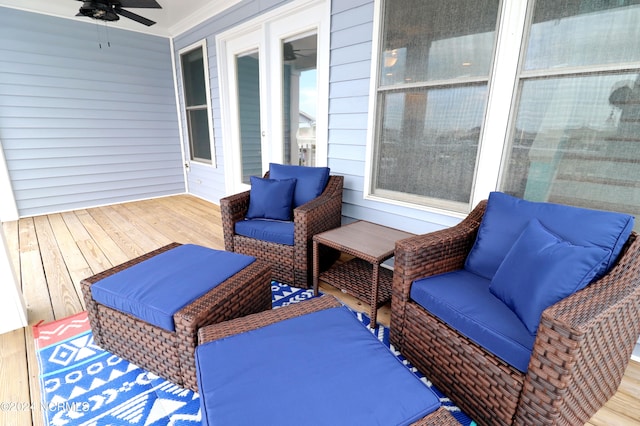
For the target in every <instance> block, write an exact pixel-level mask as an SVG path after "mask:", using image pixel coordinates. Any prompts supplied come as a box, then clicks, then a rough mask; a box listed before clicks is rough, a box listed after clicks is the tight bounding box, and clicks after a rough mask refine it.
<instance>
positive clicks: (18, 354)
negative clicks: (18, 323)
mask: <svg viewBox="0 0 640 426" xmlns="http://www.w3.org/2000/svg"><path fill="white" fill-rule="evenodd" d="M0 359H1V360H2V368H0V403H2V409H1V410H0V425H24V424H31V421H32V420H31V411H32V410H31V409H30V408H31V399H30V396H29V380H28V377H29V374H28V367H27V357H26V353H25V342H24V331H23V329H18V330H14V331H10V332H8V333H4V334H0Z"/></svg>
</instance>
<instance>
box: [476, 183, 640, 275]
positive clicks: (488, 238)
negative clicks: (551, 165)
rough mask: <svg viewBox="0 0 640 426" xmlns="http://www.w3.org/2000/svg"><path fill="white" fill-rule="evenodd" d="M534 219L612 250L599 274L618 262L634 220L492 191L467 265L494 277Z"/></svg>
mask: <svg viewBox="0 0 640 426" xmlns="http://www.w3.org/2000/svg"><path fill="white" fill-rule="evenodd" d="M531 219H538V220H539V221H540V223H541V224H542V225H543V226H544V227H545V228H546V229H548V230H549V231H551V232H552V233H553V234H555V235H557V236H558V237H560V238H562V239H563V240H565V241H568V242H570V243H572V244H574V245H577V246H583V247H589V246H598V247H601V248H603V249H605V250H609V256H607V257H606V258H605V259H604V261H603V262H602V264H601V265H599V267H598V269H597V272H596V276H595V277H596V278H599V277H601V276H603V275H604V274H605V273H606V272H607V271H608V270H609V269H610V268H611V266H612V265H613V264H614V263H615V261H616V259H617V258H618V255H619V254H620V252H621V251H622V247H623V246H624V244H625V242H626V241H627V240H628V239H629V235H631V231H632V230H633V222H634V220H633V216H630V215H628V214H622V213H614V212H606V211H600V210H590V209H584V208H579V207H572V206H566V205H560V204H553V203H540V202H532V201H526V200H521V199H519V198H516V197H512V196H510V195H507V194H504V193H501V192H492V193H491V194H490V195H489V200H488V202H487V209H486V211H485V213H484V216H483V218H482V222H481V223H480V227H479V228H478V235H477V237H476V241H475V243H474V245H473V247H472V249H471V251H470V252H469V255H468V256H467V259H466V261H465V269H467V270H468V271H470V272H473V273H475V274H477V275H480V276H482V277H485V278H487V279H492V278H493V276H494V274H495V273H496V271H497V270H498V267H499V266H500V264H502V261H503V260H504V258H505V256H506V255H507V252H508V251H509V250H510V249H511V247H512V246H513V244H514V243H515V242H516V240H517V239H518V237H519V236H520V234H522V231H523V230H524V228H525V227H526V226H527V225H528V223H529V221H530V220H531Z"/></svg>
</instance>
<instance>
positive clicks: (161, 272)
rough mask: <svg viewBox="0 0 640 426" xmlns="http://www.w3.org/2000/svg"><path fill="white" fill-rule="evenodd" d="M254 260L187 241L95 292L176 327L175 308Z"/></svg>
mask: <svg viewBox="0 0 640 426" xmlns="http://www.w3.org/2000/svg"><path fill="white" fill-rule="evenodd" d="M254 261H255V258H254V257H251V256H246V255H243V254H237V253H229V252H225V251H220V250H213V249H210V248H206V247H202V246H198V245H193V244H185V245H181V246H178V247H176V248H174V249H171V250H169V251H166V252H164V253H161V254H159V255H157V256H154V257H152V258H150V259H147V260H145V261H143V262H140V263H138V264H136V265H133V266H132V267H130V268H127V269H125V270H123V271H120V272H118V273H116V274H113V275H111V276H109V277H107V278H104V279H102V280H100V281H98V282H96V283H95V284H94V285H92V286H91V294H92V296H93V299H94V300H95V301H97V302H98V303H99V304H102V305H105V306H108V307H110V308H112V309H116V310H118V311H121V312H125V313H127V314H130V315H132V316H134V317H136V318H138V319H141V320H143V321H146V322H148V323H150V324H153V325H155V326H158V327H160V328H163V329H165V330H167V331H175V324H174V321H173V315H174V314H175V313H176V312H178V311H179V310H180V309H182V308H183V307H185V306H187V305H188V304H190V303H191V302H193V301H194V300H196V299H197V298H199V297H200V296H202V295H204V294H205V293H207V292H208V291H209V290H211V289H213V288H214V287H216V286H217V285H218V284H221V283H223V282H224V281H226V280H227V279H228V278H230V277H232V276H233V275H235V274H236V273H237V272H239V271H241V270H242V269H244V268H246V267H247V266H249V265H250V264H251V263H253V262H254Z"/></svg>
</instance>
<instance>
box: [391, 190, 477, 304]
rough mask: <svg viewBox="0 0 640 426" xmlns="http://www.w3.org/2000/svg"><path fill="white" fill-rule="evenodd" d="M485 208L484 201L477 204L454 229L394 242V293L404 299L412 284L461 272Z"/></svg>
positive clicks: (407, 295)
mask: <svg viewBox="0 0 640 426" xmlns="http://www.w3.org/2000/svg"><path fill="white" fill-rule="evenodd" d="M485 208H486V201H481V202H480V203H479V204H478V205H477V206H476V208H475V209H473V211H472V212H471V213H470V214H469V215H468V216H467V217H466V218H465V219H464V220H463V221H462V222H460V223H459V224H457V225H455V226H452V227H450V228H447V229H443V230H441V231H435V232H430V233H427V234H422V235H416V236H415V237H410V238H406V239H404V240H400V241H396V246H395V251H394V256H395V260H394V272H393V287H394V292H397V293H398V296H401V297H402V298H403V299H405V298H408V297H409V291H410V289H411V283H412V282H413V281H415V280H417V279H419V278H425V277H428V276H432V275H437V274H441V273H444V272H450V271H454V270H456V269H461V268H462V267H463V266H464V261H465V259H466V258H467V255H468V254H469V251H470V250H471V247H472V246H473V243H474V242H475V239H476V235H477V232H478V227H479V226H480V221H481V220H482V215H483V214H484V211H485Z"/></svg>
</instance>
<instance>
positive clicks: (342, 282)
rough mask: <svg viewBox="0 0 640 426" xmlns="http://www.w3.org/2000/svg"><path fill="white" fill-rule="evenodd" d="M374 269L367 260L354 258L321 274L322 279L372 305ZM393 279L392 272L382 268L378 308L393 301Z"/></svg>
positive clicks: (377, 301)
mask: <svg viewBox="0 0 640 426" xmlns="http://www.w3.org/2000/svg"><path fill="white" fill-rule="evenodd" d="M373 267H374V266H373V265H371V263H369V262H367V261H365V260H362V259H358V258H354V259H350V260H348V261H347V262H345V263H342V264H340V265H335V266H333V267H332V268H330V269H329V270H327V271H325V272H323V273H321V274H320V279H321V280H324V281H327V282H329V283H331V284H332V285H334V286H336V287H337V288H339V289H341V290H343V291H346V292H347V293H349V294H350V295H352V296H354V297H355V298H356V299H358V300H362V301H364V302H365V303H369V304H371V302H372V297H371V292H372V287H373V286H372V285H371V281H372V276H373ZM392 279H393V274H392V272H391V271H390V270H388V269H385V268H380V272H379V282H378V297H377V300H376V303H375V305H376V308H378V307H380V306H382V305H384V304H385V303H387V302H388V301H389V300H391V282H392Z"/></svg>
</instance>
